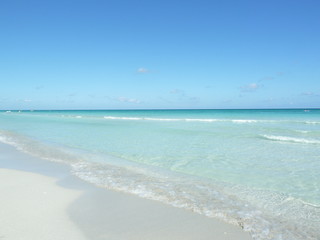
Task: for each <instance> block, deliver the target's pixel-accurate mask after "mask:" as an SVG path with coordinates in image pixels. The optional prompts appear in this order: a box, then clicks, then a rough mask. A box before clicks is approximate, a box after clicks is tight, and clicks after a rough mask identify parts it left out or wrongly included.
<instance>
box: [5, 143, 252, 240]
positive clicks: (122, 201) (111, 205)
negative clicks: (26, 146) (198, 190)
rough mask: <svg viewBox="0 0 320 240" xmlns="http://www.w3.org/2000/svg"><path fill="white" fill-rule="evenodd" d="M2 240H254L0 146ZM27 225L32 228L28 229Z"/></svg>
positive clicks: (232, 228) (230, 227) (239, 231)
mask: <svg viewBox="0 0 320 240" xmlns="http://www.w3.org/2000/svg"><path fill="white" fill-rule="evenodd" d="M0 152H1V155H0V181H1V183H0V192H1V196H4V197H2V198H1V199H0V211H1V212H2V213H4V214H2V215H1V216H0V224H1V226H3V227H2V229H1V230H0V238H3V239H8V240H11V239H12V240H13V239H33V240H37V239H39V240H40V239H41V240H46V239H54V240H57V239H70V240H72V239H77V240H82V239H89V240H104V239H108V240H109V239H117V240H120V239H123V240H142V239H146V240H147V239H148V240H149V239H150V240H157V239H159V240H160V239H167V240H170V239H172V240H180V239H181V240H182V239H184V240H187V239H190V240H191V239H197V240H202V239H203V240H207V239H208V240H209V239H216V240H249V239H252V238H251V237H250V234H249V233H248V232H244V231H243V230H242V229H241V228H240V227H239V226H234V225H231V224H228V223H224V222H222V221H220V220H217V219H213V218H208V217H205V216H202V215H199V214H197V213H193V212H191V211H188V210H184V209H180V208H175V207H172V206H169V205H166V204H163V203H160V202H157V201H153V200H148V199H143V198H140V197H138V196H134V195H131V194H127V193H122V192H116V191H112V190H108V189H104V188H99V187H96V186H94V185H92V184H90V183H87V182H84V181H82V180H80V179H78V178H77V177H75V176H72V175H71V174H70V172H69V168H68V167H67V166H65V165H62V164H59V163H53V162H49V161H46V160H41V159H38V158H36V157H32V156H30V155H27V154H25V153H22V152H19V151H18V150H16V149H15V148H14V147H12V146H9V145H6V144H3V143H1V144H0ZM25 223H27V224H25Z"/></svg>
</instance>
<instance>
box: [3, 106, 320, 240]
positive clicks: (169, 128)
mask: <svg viewBox="0 0 320 240" xmlns="http://www.w3.org/2000/svg"><path fill="white" fill-rule="evenodd" d="M0 141H1V142H3V143H7V144H11V145H13V146H15V147H16V148H17V149H18V150H21V151H23V152H27V153H29V154H32V155H34V156H38V157H40V158H42V159H44V160H50V161H55V162H62V163H65V164H67V165H69V166H70V167H71V169H72V174H74V175H76V176H78V177H79V178H81V179H83V180H85V181H88V182H90V183H93V184H96V185H98V186H102V187H105V188H108V189H114V190H118V191H123V192H127V193H131V194H135V195H138V196H140V197H143V198H149V199H154V200H157V201H161V202H164V203H167V204H170V205H173V206H176V207H179V208H185V209H190V210H192V211H195V212H197V213H199V214H203V215H206V216H208V217H215V218H220V219H222V220H224V221H227V222H230V223H234V224H239V225H240V226H242V227H243V228H244V230H247V231H251V233H252V236H253V238H254V239H263V240H265V239H268V240H269V239H270V240H271V239H272V240H276V239H277V240H282V239H283V240H307V239H310V240H316V239H317V240H319V239H320V110H317V109H288V110H259V109H257V110H119V111H116V110H108V111H107V110H99V111H97V110H86V111H1V112H0Z"/></svg>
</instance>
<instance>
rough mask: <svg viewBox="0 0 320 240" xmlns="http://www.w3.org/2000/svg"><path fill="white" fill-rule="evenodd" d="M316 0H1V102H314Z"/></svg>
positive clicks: (318, 97) (13, 105) (15, 105)
mask: <svg viewBox="0 0 320 240" xmlns="http://www.w3.org/2000/svg"><path fill="white" fill-rule="evenodd" d="M319 13H320V1H319V0H268V1H258V0H223V1H222V0H220V1H216V0H211V1H209V0H208V1H207V0H184V1H182V0H161V1H160V0H157V1H156V0H140V1H138V0H54V1H53V0H45V1H44V0H28V1H26V0H20V1H19V0H1V1H0V109H3V110H9V109H10V110H11V109H17V110H19V109H21V110H23V109H166V108H170V109H180V108H183V109H185V108H192V109H197V108H200V109H201V108H206V109H216V108H217V109H220V108H240V109H241V108H318V107H320V14H319Z"/></svg>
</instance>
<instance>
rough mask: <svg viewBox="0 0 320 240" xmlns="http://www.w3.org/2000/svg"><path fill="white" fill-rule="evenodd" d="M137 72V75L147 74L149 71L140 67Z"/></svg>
mask: <svg viewBox="0 0 320 240" xmlns="http://www.w3.org/2000/svg"><path fill="white" fill-rule="evenodd" d="M137 72H138V73H147V72H149V70H148V69H146V68H143V67H141V68H138V70H137Z"/></svg>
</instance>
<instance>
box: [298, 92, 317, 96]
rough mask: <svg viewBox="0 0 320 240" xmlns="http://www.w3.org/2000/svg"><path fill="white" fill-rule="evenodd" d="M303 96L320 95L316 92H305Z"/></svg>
mask: <svg viewBox="0 0 320 240" xmlns="http://www.w3.org/2000/svg"><path fill="white" fill-rule="evenodd" d="M301 95H303V96H320V94H318V93H315V92H303V93H301Z"/></svg>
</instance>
